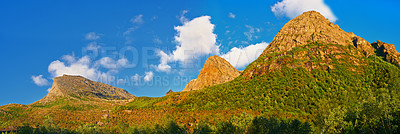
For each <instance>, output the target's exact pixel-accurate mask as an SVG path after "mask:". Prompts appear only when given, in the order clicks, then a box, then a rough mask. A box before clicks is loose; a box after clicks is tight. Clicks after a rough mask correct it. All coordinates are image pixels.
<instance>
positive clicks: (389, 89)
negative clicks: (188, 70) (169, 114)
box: [120, 11, 400, 133]
mask: <svg viewBox="0 0 400 134" xmlns="http://www.w3.org/2000/svg"><path fill="white" fill-rule="evenodd" d="M398 56H399V53H398V52H397V51H396V49H395V48H394V45H390V44H387V43H383V42H380V41H378V42H375V43H369V42H367V41H366V40H365V39H363V38H361V37H359V36H356V35H355V34H354V33H351V32H345V31H344V30H342V29H341V28H340V27H339V26H338V25H336V24H333V23H331V22H329V20H328V19H326V18H325V17H324V16H322V15H321V14H320V13H318V12H315V11H310V12H305V13H303V14H302V15H300V16H298V17H296V18H294V19H292V20H290V21H289V22H288V23H287V24H285V25H284V26H283V28H282V29H281V30H280V31H279V32H278V33H277V34H276V36H275V37H274V39H273V41H272V42H271V43H270V44H269V46H268V47H267V48H266V49H265V50H264V51H263V53H262V54H261V55H260V56H259V57H258V58H257V59H256V60H255V61H253V62H252V63H250V64H249V65H248V66H247V67H246V69H245V70H244V71H243V72H242V73H241V74H240V75H239V76H237V77H236V78H234V79H233V80H230V81H228V82H225V83H221V84H217V85H213V86H205V87H204V88H202V89H201V90H198V91H196V92H179V93H173V94H171V95H168V96H165V97H161V98H140V99H139V98H138V99H136V100H135V101H132V102H130V103H129V104H127V105H126V106H123V107H120V109H121V110H122V109H130V110H134V109H148V110H156V109H166V111H175V110H178V111H179V110H181V109H185V110H187V111H193V114H194V115H196V116H194V117H193V116H184V117H176V116H175V117H176V118H177V119H179V121H182V122H190V123H194V124H195V123H197V122H198V120H202V119H209V117H210V115H216V114H222V115H224V114H226V113H228V112H227V111H229V112H235V111H236V112H237V111H242V110H243V111H247V112H255V113H253V115H257V116H263V117H268V118H272V117H275V118H289V119H293V118H294V119H299V120H301V121H306V122H310V123H311V124H312V126H313V128H314V131H316V133H339V132H343V133H345V132H344V131H349V132H348V133H360V132H365V133H369V132H371V131H383V130H388V131H389V130H390V131H392V132H396V131H397V130H394V128H388V126H390V127H392V126H393V124H390V123H395V124H396V123H397V124H399V123H398V121H397V119H394V118H388V117H396V118H397V117H399V116H398V115H399V114H398V111H400V103H398V102H400V88H399V87H400V68H399V66H398V63H399V62H398V61H399V57H398ZM203 69H204V68H203ZM200 75H201V74H199V77H200ZM198 79H199V78H198ZM190 83H197V79H196V80H192V81H191V82H190ZM192 85H193V84H188V85H187V87H186V88H188V87H189V88H190V87H191V86H192ZM383 111H385V112H383ZM182 115H187V114H182ZM189 115H190V114H189ZM188 118H189V119H188ZM192 118H194V119H192ZM212 118H213V119H214V120H228V119H227V118H226V117H220V118H216V116H212ZM382 122H384V123H382ZM338 124H343V126H339V125H338ZM345 125H347V126H345Z"/></svg>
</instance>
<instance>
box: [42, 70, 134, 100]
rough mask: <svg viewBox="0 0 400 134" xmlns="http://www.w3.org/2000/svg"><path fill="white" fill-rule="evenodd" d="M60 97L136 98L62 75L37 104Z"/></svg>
mask: <svg viewBox="0 0 400 134" xmlns="http://www.w3.org/2000/svg"><path fill="white" fill-rule="evenodd" d="M60 97H71V98H76V99H82V98H85V99H106V100H128V99H132V98H135V97H136V96H134V95H132V94H130V93H128V92H127V91H126V90H124V89H121V88H117V87H113V86H111V85H107V84H104V83H100V82H95V81H91V80H89V79H86V78H84V77H82V76H71V75H63V76H59V77H56V78H54V81H53V85H52V87H51V89H50V91H49V93H48V94H47V95H46V96H45V97H44V98H43V99H41V100H39V101H37V102H47V101H53V100H55V99H57V98H60Z"/></svg>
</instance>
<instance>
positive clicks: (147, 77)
mask: <svg viewBox="0 0 400 134" xmlns="http://www.w3.org/2000/svg"><path fill="white" fill-rule="evenodd" d="M153 76H154V74H153V72H152V71H149V72H145V75H144V81H146V82H149V81H151V80H153Z"/></svg>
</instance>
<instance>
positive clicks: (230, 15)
mask: <svg viewBox="0 0 400 134" xmlns="http://www.w3.org/2000/svg"><path fill="white" fill-rule="evenodd" d="M228 17H229V18H232V19H234V18H236V15H235V14H233V13H232V12H229V14H228Z"/></svg>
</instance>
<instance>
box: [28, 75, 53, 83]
mask: <svg viewBox="0 0 400 134" xmlns="http://www.w3.org/2000/svg"><path fill="white" fill-rule="evenodd" d="M31 78H32V80H33V82H34V83H35V84H36V85H38V86H47V85H49V84H50V83H49V81H48V80H47V79H45V78H43V75H38V76H32V77H31Z"/></svg>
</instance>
